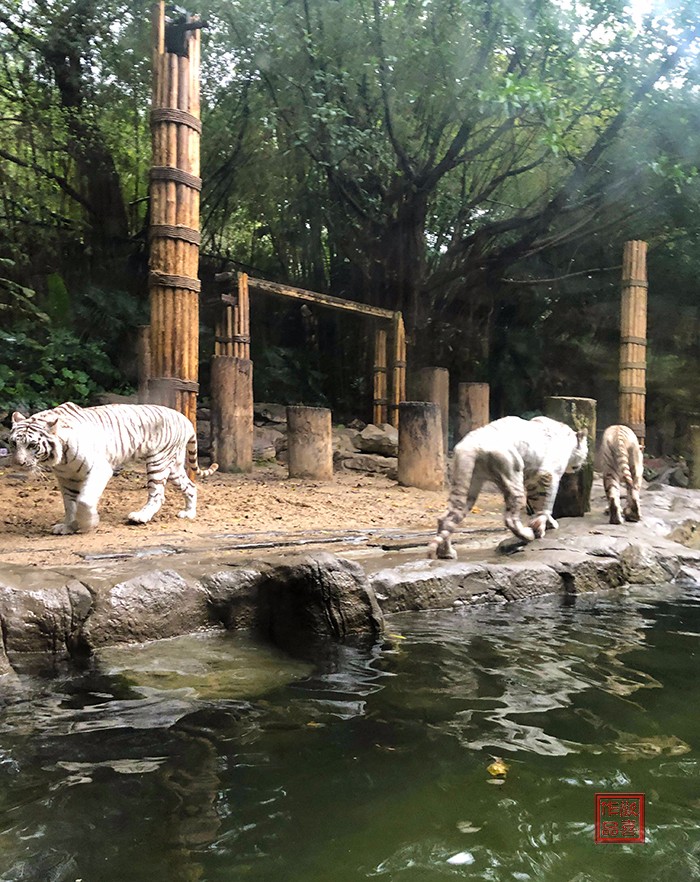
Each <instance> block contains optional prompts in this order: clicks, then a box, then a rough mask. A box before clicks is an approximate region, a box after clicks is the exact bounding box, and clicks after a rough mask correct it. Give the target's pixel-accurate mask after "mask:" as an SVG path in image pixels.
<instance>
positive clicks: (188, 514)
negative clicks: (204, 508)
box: [177, 508, 197, 521]
mask: <svg viewBox="0 0 700 882" xmlns="http://www.w3.org/2000/svg"><path fill="white" fill-rule="evenodd" d="M177 516H178V517H179V518H184V519H185V520H188V521H193V520H194V519H195V518H196V517H197V512H196V511H195V510H194V509H191V510H189V511H188V510H187V509H186V508H183V510H182V511H179V512H178V513H177Z"/></svg>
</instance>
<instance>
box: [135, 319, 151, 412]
mask: <svg viewBox="0 0 700 882" xmlns="http://www.w3.org/2000/svg"><path fill="white" fill-rule="evenodd" d="M138 334H139V335H138V339H137V343H136V361H137V371H138V381H139V402H140V403H141V404H147V403H148V384H149V383H150V381H151V328H150V325H139V328H138Z"/></svg>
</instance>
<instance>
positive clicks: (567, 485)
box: [545, 395, 596, 518]
mask: <svg viewBox="0 0 700 882" xmlns="http://www.w3.org/2000/svg"><path fill="white" fill-rule="evenodd" d="M545 414H546V415H547V416H548V417H551V418H552V419H553V420H559V422H561V423H566V425H567V426H569V428H571V429H573V430H574V431H575V432H579V431H581V430H582V429H586V431H587V432H588V457H587V458H586V463H585V465H584V466H583V468H582V469H581V470H580V471H579V472H577V473H576V474H575V475H564V476H563V477H562V479H561V483H560V484H559V492H558V493H557V498H556V500H555V502H554V511H553V512H552V514H553V516H554V517H555V518H582V517H583V516H584V514H585V513H586V512H587V511H590V510H591V487H592V486H593V458H594V456H595V433H596V401H595V399H594V398H568V397H566V396H561V395H556V396H553V397H551V398H546V399H545Z"/></svg>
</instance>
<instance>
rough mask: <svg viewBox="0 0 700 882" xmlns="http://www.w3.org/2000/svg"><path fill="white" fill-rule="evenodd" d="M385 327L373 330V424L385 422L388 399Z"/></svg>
mask: <svg viewBox="0 0 700 882" xmlns="http://www.w3.org/2000/svg"><path fill="white" fill-rule="evenodd" d="M386 338H387V334H386V328H376V329H375V332H374V402H373V408H372V422H373V423H374V425H375V426H381V425H382V424H383V423H386V413H387V404H388V403H389V402H388V399H387V397H386V385H387V384H386V380H387V377H386Z"/></svg>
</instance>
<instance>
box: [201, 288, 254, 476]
mask: <svg viewBox="0 0 700 882" xmlns="http://www.w3.org/2000/svg"><path fill="white" fill-rule="evenodd" d="M235 279H236V276H235V274H234V273H230V272H226V273H219V274H217V275H216V276H215V280H216V282H217V283H218V284H220V285H221V286H222V288H221V300H222V304H223V308H222V311H221V318H220V319H219V321H218V322H217V325H216V339H215V347H216V348H215V355H214V357H213V359H212V362H211V393H212V399H211V426H212V448H213V449H212V458H213V459H215V460H216V461H217V462H218V463H219V468H220V469H221V470H222V471H227V472H249V471H250V470H251V468H252V467H253V363H252V361H251V360H250V327H249V322H250V311H249V308H248V277H247V276H246V275H245V274H244V273H240V274H239V275H238V284H237V290H236V291H232V290H231V288H232V286H233V283H234V280H235Z"/></svg>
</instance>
